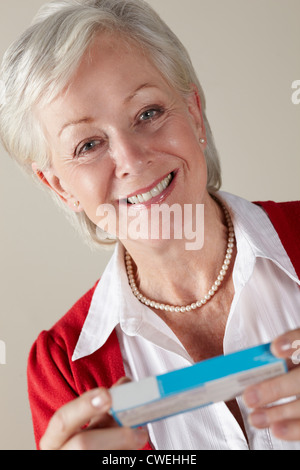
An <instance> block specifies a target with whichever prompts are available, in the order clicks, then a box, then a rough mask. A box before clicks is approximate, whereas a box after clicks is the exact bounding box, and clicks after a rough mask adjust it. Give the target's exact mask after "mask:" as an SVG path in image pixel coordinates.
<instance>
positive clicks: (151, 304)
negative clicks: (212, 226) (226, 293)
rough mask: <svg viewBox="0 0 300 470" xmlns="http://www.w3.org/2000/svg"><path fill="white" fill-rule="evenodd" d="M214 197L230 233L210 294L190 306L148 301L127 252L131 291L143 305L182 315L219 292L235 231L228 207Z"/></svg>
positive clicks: (228, 262) (232, 246)
mask: <svg viewBox="0 0 300 470" xmlns="http://www.w3.org/2000/svg"><path fill="white" fill-rule="evenodd" d="M212 197H213V198H214V199H215V200H216V201H217V202H218V204H219V205H220V206H221V208H222V209H223V212H224V215H225V218H226V223H227V231H228V238H227V249H226V255H225V259H224V261H223V265H222V268H221V270H220V272H219V275H218V277H217V279H216V281H215V282H214V284H213V285H212V287H211V288H210V290H209V291H208V293H207V294H206V295H205V296H204V297H203V298H202V299H200V300H196V301H195V302H193V303H192V304H190V305H182V306H178V305H177V306H176V305H166V304H161V303H159V302H156V301H155V300H150V299H148V298H147V297H145V296H144V295H143V294H142V293H141V292H140V291H139V289H138V288H137V286H136V282H135V278H134V274H133V266H132V258H131V256H130V254H129V253H128V252H127V251H125V264H126V271H127V276H128V281H129V284H130V287H131V290H132V292H133V294H134V295H135V296H136V298H137V299H138V300H139V301H140V302H142V303H143V304H145V305H147V306H149V307H152V308H155V309H156V310H164V311H166V312H182V313H184V312H190V311H191V310H196V309H197V308H200V307H202V306H203V305H205V304H206V303H207V302H208V301H209V300H211V299H212V298H213V296H214V295H215V293H216V292H217V290H219V288H220V286H221V284H222V282H223V280H224V278H225V275H226V272H227V271H228V268H229V265H230V262H231V258H232V253H233V248H234V229H233V224H232V221H231V217H230V214H229V212H228V210H227V209H226V207H225V206H224V204H222V203H221V202H220V201H219V200H218V199H217V198H215V197H214V196H212Z"/></svg>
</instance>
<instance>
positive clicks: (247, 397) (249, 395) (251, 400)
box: [244, 388, 260, 408]
mask: <svg viewBox="0 0 300 470" xmlns="http://www.w3.org/2000/svg"><path fill="white" fill-rule="evenodd" d="M244 401H245V403H246V405H247V406H248V407H249V408H255V406H256V405H257V404H258V403H259V401H260V397H259V392H258V390H257V389H256V388H251V389H250V390H247V391H246V392H245V393H244Z"/></svg>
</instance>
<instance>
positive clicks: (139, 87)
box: [124, 83, 157, 103]
mask: <svg viewBox="0 0 300 470" xmlns="http://www.w3.org/2000/svg"><path fill="white" fill-rule="evenodd" d="M145 88H157V87H156V86H155V85H151V84H150V83H143V84H142V85H139V86H138V87H137V89H136V90H134V92H133V93H131V94H130V95H129V96H127V98H125V100H124V103H128V102H129V101H131V100H132V99H133V98H134V97H135V96H136V95H137V94H138V93H139V92H140V91H141V90H144V89H145Z"/></svg>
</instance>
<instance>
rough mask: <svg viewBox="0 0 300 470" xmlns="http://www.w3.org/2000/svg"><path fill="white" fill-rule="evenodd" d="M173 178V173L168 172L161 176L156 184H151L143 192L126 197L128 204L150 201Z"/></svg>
mask: <svg viewBox="0 0 300 470" xmlns="http://www.w3.org/2000/svg"><path fill="white" fill-rule="evenodd" d="M172 179H173V173H169V174H168V175H167V176H166V177H165V178H163V179H162V180H161V181H160V182H159V183H158V184H156V185H155V186H153V187H152V188H151V189H150V190H149V191H146V192H144V193H139V194H136V195H135V196H131V197H129V198H128V199H127V202H128V203H129V204H143V203H145V202H148V201H151V199H153V198H155V197H157V196H159V195H160V194H161V193H162V192H163V191H164V190H165V189H166V188H167V187H168V186H169V185H170V183H171V181H172Z"/></svg>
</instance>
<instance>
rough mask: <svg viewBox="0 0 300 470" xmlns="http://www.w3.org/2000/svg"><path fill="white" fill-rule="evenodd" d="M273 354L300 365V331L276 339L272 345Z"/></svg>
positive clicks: (290, 332) (293, 331)
mask: <svg viewBox="0 0 300 470" xmlns="http://www.w3.org/2000/svg"><path fill="white" fill-rule="evenodd" d="M271 351H272V353H273V354H274V355H275V356H277V357H281V358H285V359H288V358H290V359H292V361H294V363H295V362H296V363H297V364H299V363H300V329H297V330H292V331H289V332H287V333H284V334H283V335H281V336H279V337H278V338H276V339H275V340H274V341H273V342H272V344H271Z"/></svg>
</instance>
